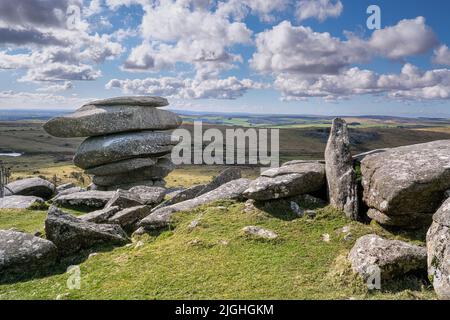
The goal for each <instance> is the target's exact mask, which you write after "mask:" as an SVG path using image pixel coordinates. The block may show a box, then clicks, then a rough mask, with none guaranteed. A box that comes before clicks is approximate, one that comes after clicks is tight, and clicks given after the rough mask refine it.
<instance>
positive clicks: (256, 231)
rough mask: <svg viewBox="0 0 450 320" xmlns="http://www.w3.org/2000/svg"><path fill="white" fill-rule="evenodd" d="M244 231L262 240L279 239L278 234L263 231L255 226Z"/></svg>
mask: <svg viewBox="0 0 450 320" xmlns="http://www.w3.org/2000/svg"><path fill="white" fill-rule="evenodd" d="M242 231H243V232H244V233H245V234H246V235H249V236H254V237H257V238H261V239H269V240H273V239H276V238H278V234H276V233H275V232H273V231H271V230H267V229H263V228H260V227H255V226H248V227H245V228H243V229H242Z"/></svg>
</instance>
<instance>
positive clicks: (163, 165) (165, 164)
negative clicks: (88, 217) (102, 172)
mask: <svg viewBox="0 0 450 320" xmlns="http://www.w3.org/2000/svg"><path fill="white" fill-rule="evenodd" d="M174 168H175V166H174V164H173V163H172V161H170V160H169V159H166V158H160V159H158V163H157V164H156V165H153V166H150V167H147V168H141V169H138V170H134V171H130V172H126V173H122V174H117V175H109V176H94V177H93V179H92V181H93V182H94V183H95V184H96V185H98V186H112V185H118V184H124V183H133V182H135V181H138V180H142V179H144V180H155V179H162V178H164V177H166V176H167V175H168V174H169V173H170V172H171V171H173V169H174Z"/></svg>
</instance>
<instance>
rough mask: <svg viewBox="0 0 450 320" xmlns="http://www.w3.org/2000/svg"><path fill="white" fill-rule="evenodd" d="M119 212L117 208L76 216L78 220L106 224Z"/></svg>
mask: <svg viewBox="0 0 450 320" xmlns="http://www.w3.org/2000/svg"><path fill="white" fill-rule="evenodd" d="M119 211H120V208H119V207H107V208H104V209H101V210H96V211H92V212H89V213H86V214H83V215H81V216H78V219H81V220H83V221H87V222H94V223H107V221H108V219H109V218H111V217H112V216H113V215H114V214H116V213H117V212H119Z"/></svg>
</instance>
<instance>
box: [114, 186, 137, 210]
mask: <svg viewBox="0 0 450 320" xmlns="http://www.w3.org/2000/svg"><path fill="white" fill-rule="evenodd" d="M143 204H144V203H143V201H142V199H141V197H140V196H139V195H137V194H136V193H133V192H129V191H126V190H122V189H119V190H117V191H116V192H115V194H114V196H113V197H112V198H111V200H109V201H108V203H107V204H106V205H105V208H109V207H119V208H120V209H121V210H122V209H125V208H130V207H136V206H141V205H143Z"/></svg>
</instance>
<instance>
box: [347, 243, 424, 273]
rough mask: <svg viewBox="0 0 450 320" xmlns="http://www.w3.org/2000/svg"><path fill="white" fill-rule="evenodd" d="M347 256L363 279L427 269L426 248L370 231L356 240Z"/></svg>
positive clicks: (354, 269)
mask: <svg viewBox="0 0 450 320" xmlns="http://www.w3.org/2000/svg"><path fill="white" fill-rule="evenodd" d="M348 259H349V260H350V262H351V264H352V269H353V271H354V272H355V273H358V274H359V275H361V277H362V278H363V279H364V280H368V279H369V278H371V277H376V276H380V279H383V280H387V279H392V278H394V277H396V276H401V275H404V274H406V273H408V272H412V271H420V270H426V266H427V250H426V249H425V248H423V247H419V246H416V245H412V244H409V243H406V242H403V241H399V240H387V239H384V238H381V237H380V236H377V235H375V234H369V235H365V236H363V237H361V238H359V239H358V240H357V241H356V243H355V245H354V246H353V248H352V250H351V251H350V253H349V255H348ZM378 272H379V274H377V273H378Z"/></svg>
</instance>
